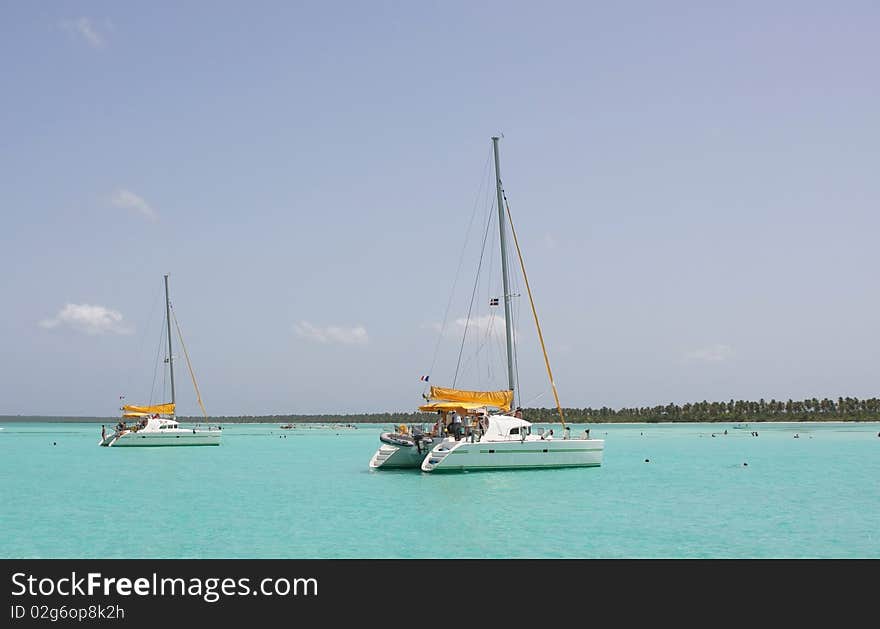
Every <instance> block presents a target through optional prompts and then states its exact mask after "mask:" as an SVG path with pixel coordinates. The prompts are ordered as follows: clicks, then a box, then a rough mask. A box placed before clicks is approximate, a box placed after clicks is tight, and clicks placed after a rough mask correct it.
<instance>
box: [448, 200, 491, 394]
mask: <svg viewBox="0 0 880 629" xmlns="http://www.w3.org/2000/svg"><path fill="white" fill-rule="evenodd" d="M494 207H495V206H494V205H493V206H492V208H489V220H488V221H486V230H485V231H484V232H483V245H482V247H480V261H479V263H478V264H477V276H476V278H475V279H474V289H473V290H472V291H471V303H470V305H469V306H468V314H467V319H465V324H464V334H462V335H461V347H460V348H459V350H458V362H456V364H455V376H454V377H453V378H452V386H453V387H455V383H456V381H457V380H458V370H459V367H460V366H461V354H462V352H464V342H465V339H466V338H467V333H468V327H469V326H470V322H471V313H472V312H473V310H474V298H475V297H476V295H477V288H478V286H479V282H480V269H481V268H482V267H483V256H484V255H485V253H486V240H487V239H488V238H489V227H490V226H491V225H492V213H493V212H492V209H493V208H494Z"/></svg>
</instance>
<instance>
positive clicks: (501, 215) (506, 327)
mask: <svg viewBox="0 0 880 629" xmlns="http://www.w3.org/2000/svg"><path fill="white" fill-rule="evenodd" d="M492 148H493V149H494V152H495V188H496V191H497V193H498V229H499V230H500V232H501V279H502V281H503V282H504V331H505V333H506V336H507V388H508V389H510V390H511V391H515V389H514V387H513V333H512V330H511V319H510V291H509V290H508V287H507V240H506V235H505V231H506V230H505V229H504V194H503V192H502V191H501V168H500V166H499V160H498V137H497V136H493V137H492Z"/></svg>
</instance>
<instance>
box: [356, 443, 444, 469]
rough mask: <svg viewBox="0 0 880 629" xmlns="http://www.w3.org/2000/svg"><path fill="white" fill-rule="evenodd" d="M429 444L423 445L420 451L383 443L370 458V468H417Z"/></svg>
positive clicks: (427, 450) (426, 452) (425, 454)
mask: <svg viewBox="0 0 880 629" xmlns="http://www.w3.org/2000/svg"><path fill="white" fill-rule="evenodd" d="M430 447H431V446H425V447H424V448H423V449H422V451H421V453H420V452H419V451H418V450H416V448H414V447H412V446H410V447H404V446H392V445H389V444H387V443H383V444H382V445H381V446H379V449H378V450H376V453H375V454H374V455H373V458H371V459H370V469H373V470H378V469H380V468H381V469H384V470H403V469H412V470H417V469H419V467H420V466H421V465H422V461H424V460H425V457H426V456H427V455H428V452H429V451H430V450H429V448H430Z"/></svg>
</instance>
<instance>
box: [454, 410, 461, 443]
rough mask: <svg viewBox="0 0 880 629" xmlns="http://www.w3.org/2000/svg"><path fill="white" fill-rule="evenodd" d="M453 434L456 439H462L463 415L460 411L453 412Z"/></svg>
mask: <svg viewBox="0 0 880 629" xmlns="http://www.w3.org/2000/svg"><path fill="white" fill-rule="evenodd" d="M452 434H453V435H454V436H455V440H456V441H458V440H459V439H461V415H460V414H459V412H458V411H455V412H454V413H453V414H452Z"/></svg>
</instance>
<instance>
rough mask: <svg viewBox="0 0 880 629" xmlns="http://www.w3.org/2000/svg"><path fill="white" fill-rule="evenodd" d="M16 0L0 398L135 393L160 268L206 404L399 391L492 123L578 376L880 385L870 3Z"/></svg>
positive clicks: (559, 353) (612, 383)
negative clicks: (37, 0) (149, 0)
mask: <svg viewBox="0 0 880 629" xmlns="http://www.w3.org/2000/svg"><path fill="white" fill-rule="evenodd" d="M0 15H2V23H3V25H4V27H3V30H4V36H3V38H2V40H0V53H2V54H0V59H2V61H0V64H2V70H3V72H2V75H3V77H4V78H3V83H2V85H3V89H2V91H3V108H2V112H3V115H2V116H0V137H2V150H0V168H2V171H3V173H4V176H3V178H2V185H0V207H2V212H0V216H2V223H0V225H2V231H0V244H2V247H0V263H2V265H3V268H4V271H5V272H4V273H3V275H2V279H0V282H2V284H0V288H2V294H3V295H4V307H3V308H2V309H0V323H2V327H0V345H2V347H3V350H4V351H3V354H4V360H3V361H2V365H0V414H40V415H101V416H104V415H115V414H116V413H117V410H118V405H119V396H120V395H123V394H124V395H125V396H126V399H127V400H128V401H141V400H143V398H144V397H149V396H150V394H151V391H154V387H153V377H154V373H155V372H154V368H155V358H156V356H157V347H158V341H159V330H160V326H161V321H162V320H161V314H162V313H161V309H162V275H163V274H164V273H170V274H171V292H172V299H173V302H174V305H175V311H176V313H177V318H178V320H179V322H180V325H181V328H182V331H183V334H184V340H185V341H186V344H187V349H188V351H189V355H190V357H191V359H192V362H193V367H194V369H195V372H196V377H197V379H198V383H199V387H200V390H201V393H202V398H203V400H204V402H205V405H206V407H207V410H208V412H209V413H210V414H213V415H237V414H272V413H360V412H381V411H400V410H406V411H408V410H413V409H414V408H415V407H416V406H417V405H418V403H419V402H420V401H421V397H420V395H421V393H422V391H423V388H424V387H423V383H422V382H420V380H419V377H420V376H421V375H424V374H425V373H427V372H429V371H430V375H431V380H432V382H435V383H437V384H446V383H449V382H451V378H452V374H453V372H454V361H455V355H456V353H457V351H458V343H459V340H460V339H456V338H455V336H456V330H455V327H454V325H452V324H450V325H448V326H447V328H446V330H445V331H446V334H444V335H442V336H441V335H439V334H438V332H437V329H438V326H440V324H442V323H443V321H444V320H446V321H447V322H450V321H451V322H454V321H455V320H456V319H457V318H461V317H463V316H464V315H465V313H466V309H467V303H466V301H464V302H461V305H460V306H457V305H456V306H453V307H452V308H451V310H450V312H449V313H448V315H447V313H446V312H445V311H446V308H447V304H448V303H449V302H450V296H451V295H452V294H453V291H452V287H453V285H454V286H455V287H456V290H457V291H463V292H464V294H469V291H470V289H471V285H472V283H473V275H472V272H471V269H469V268H467V267H468V266H469V265H471V266H472V262H473V260H474V258H473V257H472V254H473V253H474V250H475V249H474V247H475V246H476V245H475V241H470V242H471V244H470V245H467V246H465V238H466V237H467V236H466V235H467V234H468V233H469V232H468V226H469V224H470V221H471V220H472V216H473V215H474V212H475V208H476V209H477V210H479V211H480V212H482V211H483V210H484V209H486V208H485V207H484V206H485V198H486V197H487V196H488V197H489V201H490V202H491V200H492V199H491V196H492V195H491V194H489V195H486V194H485V192H486V188H485V182H484V177H485V174H486V170H485V169H486V165H487V159H488V157H489V155H490V150H491V142H490V137H491V136H493V135H498V134H503V135H504V138H503V139H502V141H501V161H502V175H503V178H504V182H505V189H506V191H507V195H508V199H509V201H510V204H511V209H512V211H513V214H514V220H515V223H516V228H517V231H518V236H519V238H520V241H521V245H522V247H523V254H524V256H525V263H526V268H527V271H528V274H529V280H530V282H531V285H532V289H533V291H534V293H535V300H536V305H537V308H538V313H539V316H540V319H541V323H542V327H543V332H544V337H545V341H546V342H547V347H548V350H549V354H550V361H551V365H552V368H553V372H554V376H555V380H556V384H557V387H558V389H559V394H560V400H561V402H562V404H563V405H564V406H573V407H583V406H593V407H598V406H603V405H607V406H611V407H620V406H632V405H654V404H661V403H668V402H681V403H683V402H686V401H694V400H703V399H708V400H722V399H730V398H737V399H740V398H743V399H757V398H760V397H764V398H766V399H770V398H777V399H787V398H794V399H798V398H804V397H813V396H818V397H823V396H831V397H836V396H838V395H844V396H847V395H851V396H856V397H871V396H876V395H877V383H878V381H880V367H878V363H877V358H878V356H880V335H878V332H877V313H878V311H880V290H878V280H877V277H878V270H880V253H878V246H877V245H878V242H877V238H878V233H880V218H878V207H880V177H878V176H877V168H878V147H880V117H878V112H880V82H878V81H877V59H878V58H880V39H878V37H877V33H878V32H880V7H878V5H877V4H876V3H874V2H839V3H819V2H771V3H767V2H745V3H696V2H667V3H652V2H620V3H578V2H572V3H560V2H544V3H524V2H409V3H404V2H365V3H355V2H314V3H293V2H259V3H243V2H239V3H233V2H188V3H119V2H76V3H70V2H65V3H24V2H20V3H5V4H4V6H3V7H2V9H0ZM490 193H491V190H490ZM481 195H482V196H481ZM479 220H482V219H479ZM479 220H478V221H477V222H479ZM471 237H472V236H471ZM494 255H495V256H496V258H495V259H496V263H497V253H496V254H494ZM460 260H464V264H463V265H462V269H463V270H462V271H461V272H459V270H458V265H459V261H460ZM495 268H496V270H497V265H496V267H495ZM469 273H470V275H468V274H469ZM481 294H482V293H481ZM487 294H488V293H487ZM518 299H519V301H520V303H519V305H518V307H520V308H522V310H521V316H520V317H519V319H518V320H519V323H520V324H521V325H520V327H519V328H518V338H521V345H520V348H519V352H518V357H519V360H518V365H519V371H520V381H521V384H520V386H521V388H522V397H521V400H522V402H523V403H526V404H528V405H534V406H552V405H553V401H552V395H551V394H550V393H549V387H548V386H547V377H546V375H545V373H544V365H543V360H542V358H541V356H540V353H539V352H538V351H537V349H536V348H537V346H536V345H535V342H534V339H533V338H530V337H529V335H532V336H533V330H532V328H533V326H530V325H529V324H530V321H529V320H528V319H527V318H526V316H525V315H526V314H527V310H525V308H527V302H524V301H522V300H523V297H520V298H518ZM481 301H482V300H481ZM496 314H497V313H496ZM444 316H446V319H444ZM496 340H497V339H496ZM450 356H451V358H450ZM493 356H495V357H498V358H499V360H502V359H500V357H499V355H498V354H497V353H496V354H489V355H487V356H486V357H485V358H484V359H481V360H483V362H478V368H477V369H475V370H474V372H473V373H472V374H462V380H460V381H458V382H457V384H458V385H459V386H461V387H462V388H480V387H482V386H493V385H494V384H496V382H495V379H496V378H497V376H499V375H500V374H502V373H503V371H504V368H503V366H501V365H498V366H497V368H494V367H490V365H489V362H491V360H492V357H493ZM177 365H178V374H177V375H178V377H177V383H178V389H179V390H180V395H179V403H180V404H179V406H180V408H179V410H180V411H181V412H182V413H186V414H196V413H197V412H198V408H197V406H196V402H195V397H194V395H192V393H191V386H189V381H188V379H187V378H188V376H187V374H186V372H185V370H184V369H183V361H182V360H180V357H178V363H177ZM160 380H161V376H160ZM498 384H501V383H500V382H498ZM154 397H155V395H154Z"/></svg>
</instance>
